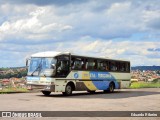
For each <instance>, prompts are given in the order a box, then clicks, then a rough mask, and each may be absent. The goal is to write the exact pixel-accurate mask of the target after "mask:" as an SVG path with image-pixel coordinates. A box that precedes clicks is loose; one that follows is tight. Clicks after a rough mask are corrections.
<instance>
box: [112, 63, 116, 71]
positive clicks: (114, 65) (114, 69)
mask: <svg viewBox="0 0 160 120" xmlns="http://www.w3.org/2000/svg"><path fill="white" fill-rule="evenodd" d="M110 69H111V70H112V71H116V70H117V66H116V62H110Z"/></svg>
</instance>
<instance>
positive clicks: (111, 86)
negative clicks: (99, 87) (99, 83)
mask: <svg viewBox="0 0 160 120" xmlns="http://www.w3.org/2000/svg"><path fill="white" fill-rule="evenodd" d="M113 89H114V87H113V84H111V85H110V91H111V92H113Z"/></svg>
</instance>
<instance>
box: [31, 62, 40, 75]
mask: <svg viewBox="0 0 160 120" xmlns="http://www.w3.org/2000/svg"><path fill="white" fill-rule="evenodd" d="M41 62H42V60H41ZM41 62H40V63H39V65H38V67H37V68H36V69H35V70H34V71H33V72H32V74H31V76H33V74H34V73H35V72H36V71H37V70H38V69H39V68H40V67H41Z"/></svg>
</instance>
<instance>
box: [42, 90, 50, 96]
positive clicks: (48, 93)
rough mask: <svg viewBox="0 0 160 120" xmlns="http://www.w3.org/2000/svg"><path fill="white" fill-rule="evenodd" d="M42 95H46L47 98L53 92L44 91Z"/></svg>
mask: <svg viewBox="0 0 160 120" xmlns="http://www.w3.org/2000/svg"><path fill="white" fill-rule="evenodd" d="M42 93H43V94H44V95H45V96H49V95H50V94H51V92H49V91H42Z"/></svg>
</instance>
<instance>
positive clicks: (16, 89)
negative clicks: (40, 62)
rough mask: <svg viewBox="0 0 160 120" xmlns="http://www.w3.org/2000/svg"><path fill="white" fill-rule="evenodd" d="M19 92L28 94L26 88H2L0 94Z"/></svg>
mask: <svg viewBox="0 0 160 120" xmlns="http://www.w3.org/2000/svg"><path fill="white" fill-rule="evenodd" d="M19 92H28V90H27V89H26V88H14V87H9V88H4V89H2V90H0V94H4V93H19Z"/></svg>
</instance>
